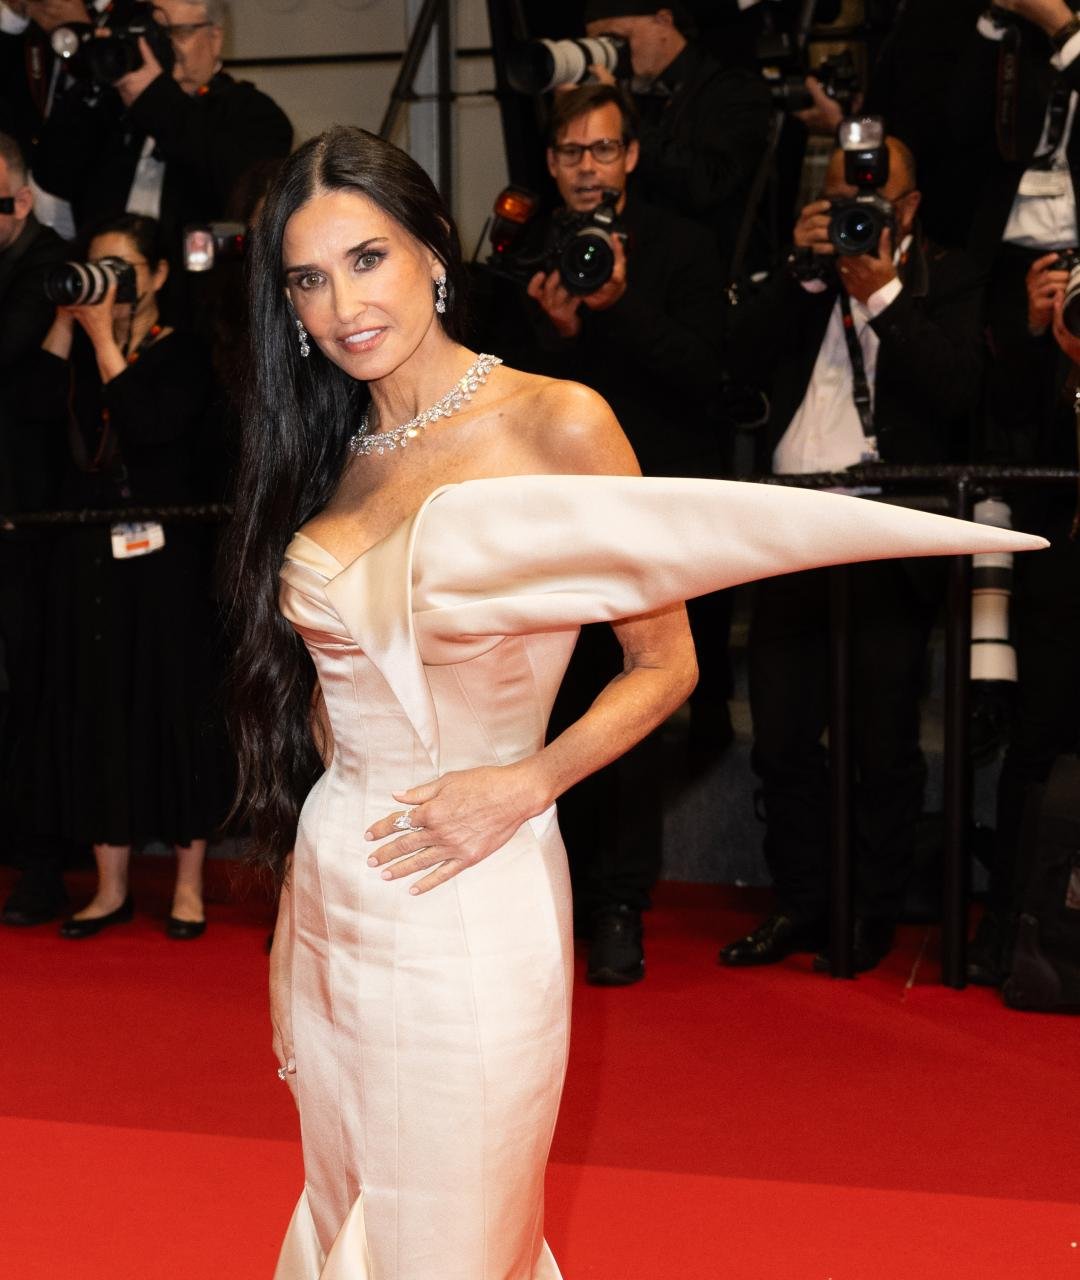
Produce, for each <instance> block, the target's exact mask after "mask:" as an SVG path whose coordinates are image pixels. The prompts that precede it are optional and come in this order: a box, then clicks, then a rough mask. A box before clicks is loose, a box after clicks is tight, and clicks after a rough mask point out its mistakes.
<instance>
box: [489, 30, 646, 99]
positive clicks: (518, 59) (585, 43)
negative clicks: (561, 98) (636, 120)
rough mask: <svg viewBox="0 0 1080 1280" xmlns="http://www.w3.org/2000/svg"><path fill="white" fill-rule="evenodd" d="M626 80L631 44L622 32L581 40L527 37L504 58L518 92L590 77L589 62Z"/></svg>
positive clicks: (541, 90) (629, 72)
mask: <svg viewBox="0 0 1080 1280" xmlns="http://www.w3.org/2000/svg"><path fill="white" fill-rule="evenodd" d="M594 65H595V66H598V67H602V68H603V69H604V70H605V71H610V72H611V74H612V75H613V76H614V77H615V79H616V80H629V79H630V77H631V75H632V74H633V72H632V69H631V66H630V45H629V43H628V42H627V41H626V40H624V39H623V38H622V36H593V37H589V38H584V39H581V40H526V41H524V42H523V43H521V44H517V45H514V46H513V48H512V49H511V50H510V52H509V54H508V55H507V59H506V78H507V80H509V81H510V84H511V86H512V87H513V88H514V89H516V90H517V91H518V93H547V92H548V90H549V89H557V88H560V87H561V86H563V85H575V84H585V83H586V82H587V81H591V80H592V76H591V75H590V73H589V67H591V66H594Z"/></svg>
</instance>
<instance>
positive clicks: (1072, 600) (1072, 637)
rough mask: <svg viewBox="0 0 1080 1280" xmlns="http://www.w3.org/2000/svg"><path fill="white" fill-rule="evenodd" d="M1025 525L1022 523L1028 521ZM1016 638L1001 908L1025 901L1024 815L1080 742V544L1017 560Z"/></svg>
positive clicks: (996, 892)
mask: <svg viewBox="0 0 1080 1280" xmlns="http://www.w3.org/2000/svg"><path fill="white" fill-rule="evenodd" d="M1019 527H1023V526H1022V525H1021V526H1019ZM1013 636H1014V640H1015V644H1016V657H1017V665H1018V668H1019V672H1018V674H1019V684H1018V686H1017V689H1016V698H1015V702H1014V704H1013V721H1012V730H1011V734H1010V738H1009V746H1008V748H1007V750H1006V752H1005V759H1004V762H1003V763H1002V767H1001V775H1000V777H999V779H998V793H997V830H996V834H995V842H994V866H993V867H992V868H991V875H990V885H989V894H988V902H989V905H990V906H991V907H993V908H994V909H995V910H997V911H1000V912H1008V911H1010V910H1016V909H1017V908H1018V906H1019V903H1020V902H1021V901H1022V895H1023V892H1024V888H1025V885H1026V882H1027V876H1028V870H1029V868H1028V867H1027V866H1026V865H1025V859H1024V857H1023V853H1024V852H1025V851H1029V850H1030V849H1031V848H1032V846H1031V844H1030V842H1029V841H1027V840H1025V838H1024V836H1025V829H1026V822H1025V819H1026V817H1034V816H1035V815H1034V814H1033V813H1031V809H1032V802H1033V801H1034V800H1035V799H1036V798H1037V796H1038V792H1037V790H1036V788H1038V787H1039V786H1040V785H1041V784H1043V783H1045V782H1046V780H1047V778H1048V777H1049V774H1050V768H1051V766H1052V765H1053V763H1054V758H1055V757H1056V756H1058V755H1060V754H1061V753H1062V752H1065V751H1075V750H1076V749H1077V745H1078V739H1080V546H1078V545H1077V544H1076V543H1075V542H1071V541H1069V540H1068V538H1062V539H1060V540H1055V541H1054V542H1053V543H1052V544H1051V546H1050V547H1048V548H1047V549H1046V550H1045V551H1040V552H1039V553H1038V554H1037V555H1027V556H1017V557H1016V559H1015V561H1014V565H1013Z"/></svg>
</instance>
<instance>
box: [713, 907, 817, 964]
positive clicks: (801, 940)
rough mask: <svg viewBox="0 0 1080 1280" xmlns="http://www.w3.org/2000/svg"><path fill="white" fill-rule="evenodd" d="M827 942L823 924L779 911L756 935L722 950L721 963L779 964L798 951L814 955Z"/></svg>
mask: <svg viewBox="0 0 1080 1280" xmlns="http://www.w3.org/2000/svg"><path fill="white" fill-rule="evenodd" d="M824 941H825V930H824V928H823V927H822V926H821V925H820V924H818V923H816V922H807V921H804V920H797V919H796V918H795V917H794V916H789V915H786V914H785V913H784V912H783V911H775V912H773V914H772V915H771V916H769V917H768V919H766V920H763V921H762V922H761V924H759V925H758V927H757V928H756V929H755V930H754V931H753V933H748V934H747V935H746V937H745V938H738V939H737V940H736V941H735V942H729V943H728V945H727V946H726V947H722V948H721V950H720V954H719V956H717V960H718V962H719V963H720V964H726V965H731V966H732V967H733V968H744V967H748V966H750V965H756V964H778V963H779V962H780V961H781V960H786V959H787V957H788V956H790V955H792V954H793V953H794V952H796V951H813V950H815V949H816V948H817V947H820V946H821V945H822V944H823V943H824Z"/></svg>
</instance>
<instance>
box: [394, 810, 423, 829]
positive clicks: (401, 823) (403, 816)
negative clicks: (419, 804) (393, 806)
mask: <svg viewBox="0 0 1080 1280" xmlns="http://www.w3.org/2000/svg"><path fill="white" fill-rule="evenodd" d="M415 812H416V810H415V809H406V810H405V812H404V813H399V814H398V816H397V817H396V818H395V819H394V830H395V831H423V829H424V828H423V827H414V826H413V823H412V816H413V814H414V813H415Z"/></svg>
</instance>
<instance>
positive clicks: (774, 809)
mask: <svg viewBox="0 0 1080 1280" xmlns="http://www.w3.org/2000/svg"><path fill="white" fill-rule="evenodd" d="M850 572H851V591H852V617H853V632H852V709H853V710H852V736H853V746H854V752H855V773H856V797H855V839H856V910H857V911H858V913H859V914H860V915H863V916H866V917H870V918H875V919H883V920H895V919H896V917H897V916H898V914H899V912H900V909H901V906H902V904H903V898H904V890H905V888H906V884H907V880H908V876H909V874H910V871H911V866H912V860H913V855H914V849H915V831H916V824H917V822H918V818H919V814H920V812H921V809H922V799H923V789H924V785H925V781H926V764H925V761H924V759H923V755H922V751H921V749H920V747H919V696H920V692H921V688H922V679H923V670H924V661H925V654H926V646H927V641H928V639H929V635H930V628H931V626H932V625H933V621H934V617H935V614H936V612H937V607H938V604H939V602H940V597H941V592H942V589H943V587H944V569H943V567H942V566H940V565H937V564H921V565H919V566H917V567H914V566H913V565H912V564H911V563H910V562H907V561H886V562H882V563H879V564H868V565H855V566H853V568H852V569H851V571H850ZM748 661H749V675H750V710H751V714H752V717H753V727H754V746H753V752H752V755H751V763H752V765H753V768H754V771H755V772H756V773H757V775H758V776H759V777H760V779H761V782H762V790H763V798H764V808H765V820H766V827H765V842H764V853H765V860H766V862H767V864H768V867H769V871H770V874H771V875H772V879H773V884H774V886H775V891H776V901H777V907H778V909H780V910H784V911H786V912H788V913H791V914H793V915H795V916H797V917H799V918H801V919H805V920H820V919H822V918H823V917H824V916H825V914H826V911H827V904H828V890H829V878H828V865H829V863H828V859H829V775H828V756H827V750H826V747H825V745H824V743H823V741H822V739H823V736H824V734H825V731H826V728H827V725H828V718H829V582H828V571H827V570H811V571H809V572H807V573H799V574H792V575H789V576H787V577H783V578H774V579H770V580H769V581H766V582H762V583H759V584H758V586H757V591H756V598H755V602H754V610H753V615H752V620H751V626H750V641H749V651H748Z"/></svg>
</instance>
